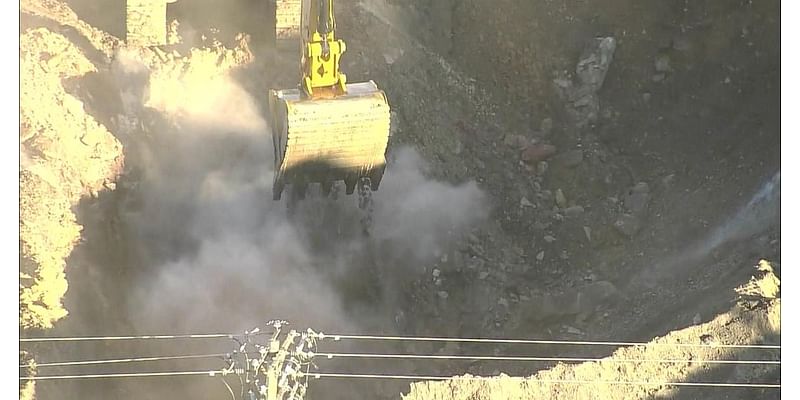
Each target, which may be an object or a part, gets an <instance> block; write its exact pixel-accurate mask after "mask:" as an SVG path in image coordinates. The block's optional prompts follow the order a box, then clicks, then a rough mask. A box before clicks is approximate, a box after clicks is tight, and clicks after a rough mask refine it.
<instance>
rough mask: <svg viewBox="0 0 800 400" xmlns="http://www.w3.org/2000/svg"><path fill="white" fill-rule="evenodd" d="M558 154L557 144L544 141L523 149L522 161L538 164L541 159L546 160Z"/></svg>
mask: <svg viewBox="0 0 800 400" xmlns="http://www.w3.org/2000/svg"><path fill="white" fill-rule="evenodd" d="M553 154H556V146H553V145H550V144H544V143H534V144H531V145H528V146H526V147H525V148H524V149H523V150H522V155H521V158H522V161H525V162H526V163H528V164H533V165H536V164H537V163H538V162H539V161H544V160H546V159H548V158H550V157H552V156H553Z"/></svg>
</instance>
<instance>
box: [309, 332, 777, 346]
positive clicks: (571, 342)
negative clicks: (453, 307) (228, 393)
mask: <svg viewBox="0 0 800 400" xmlns="http://www.w3.org/2000/svg"><path fill="white" fill-rule="evenodd" d="M318 337H319V338H320V339H333V340H334V341H339V340H343V339H351V340H397V341H416V342H463V343H505V344H558V345H577V346H670V347H712V348H737V349H777V350H780V348H781V346H780V345H772V344H758V345H748V344H715V343H709V344H700V343H697V344H693V343H652V342H606V341H579V340H538V339H491V338H447V337H419V336H378V335H338V334H336V335H332V334H325V333H319V334H318Z"/></svg>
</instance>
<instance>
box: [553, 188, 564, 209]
mask: <svg viewBox="0 0 800 400" xmlns="http://www.w3.org/2000/svg"><path fill="white" fill-rule="evenodd" d="M556 205H557V206H558V207H559V208H567V197H566V196H564V192H563V191H562V190H561V189H557V190H556Z"/></svg>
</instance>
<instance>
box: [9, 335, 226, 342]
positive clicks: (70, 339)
mask: <svg viewBox="0 0 800 400" xmlns="http://www.w3.org/2000/svg"><path fill="white" fill-rule="evenodd" d="M239 336H242V334H231V333H211V334H192V335H142V336H82V337H38V338H20V339H19V341H20V342H28V343H31V342H80V341H95V340H145V339H219V338H227V339H233V338H235V337H239Z"/></svg>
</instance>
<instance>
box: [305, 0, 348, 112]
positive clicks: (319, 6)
mask: <svg viewBox="0 0 800 400" xmlns="http://www.w3.org/2000/svg"><path fill="white" fill-rule="evenodd" d="M303 1H304V2H305V3H304V4H303V5H304V6H305V5H306V4H307V7H304V8H303V10H304V14H303V19H302V21H301V24H302V26H301V34H302V36H303V61H302V71H303V91H305V92H306V94H307V95H308V96H309V97H311V98H315V97H330V96H331V95H332V94H333V95H341V94H344V93H345V92H346V91H347V85H346V82H347V78H346V77H345V75H344V74H343V73H341V71H340V70H339V60H341V58H342V54H344V52H345V50H346V46H345V43H344V41H343V40H339V39H336V18H335V17H334V13H333V0H303ZM318 89H319V91H320V92H321V93H315V91H317V90H318ZM330 91H334V92H335V93H330Z"/></svg>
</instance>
